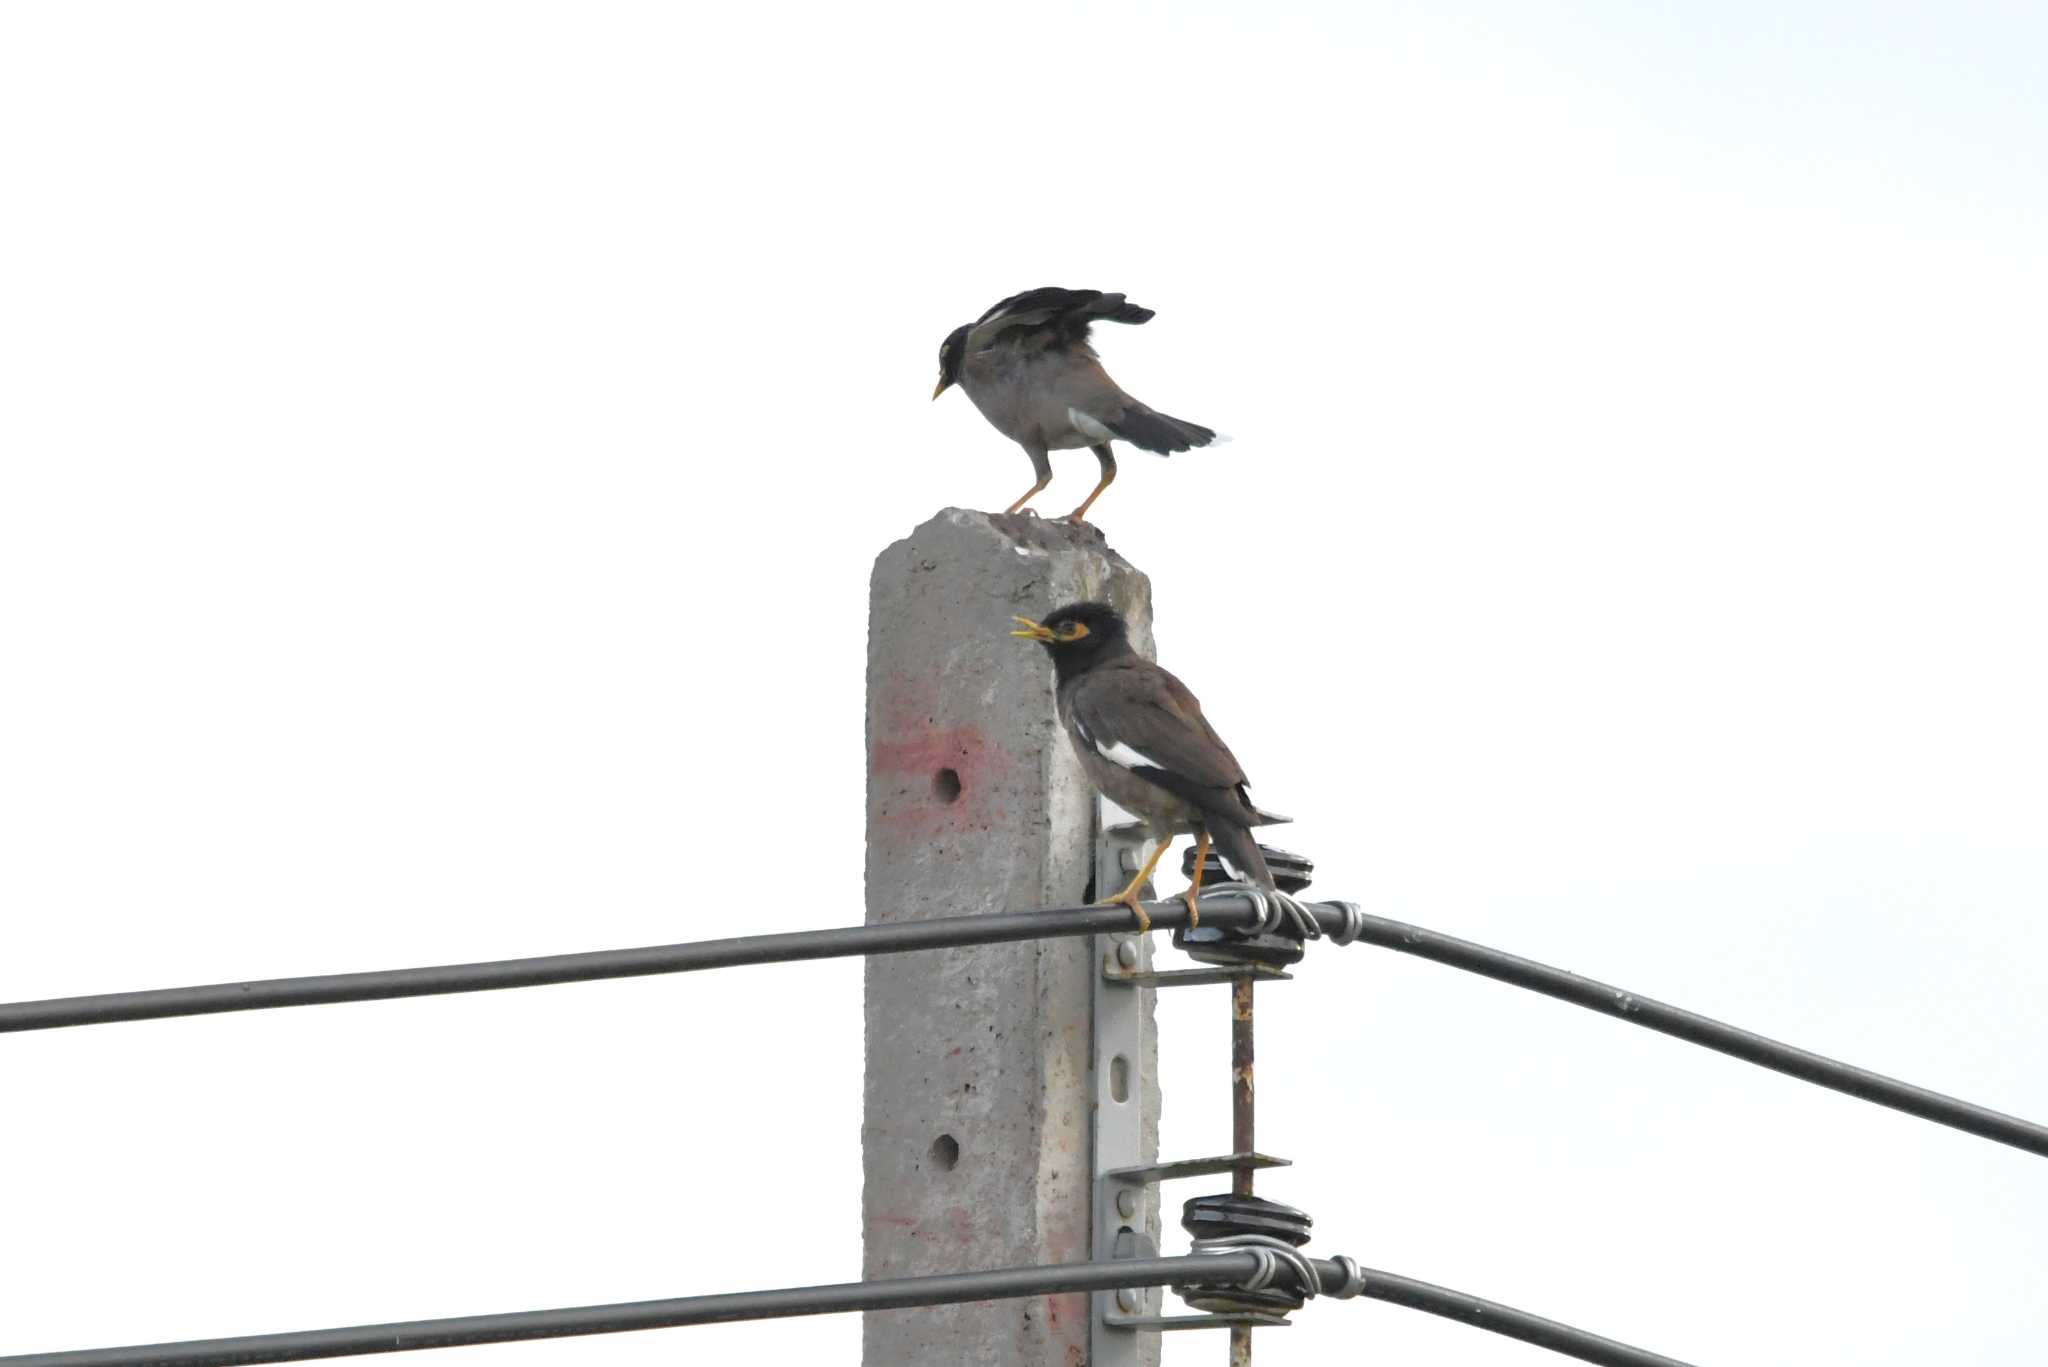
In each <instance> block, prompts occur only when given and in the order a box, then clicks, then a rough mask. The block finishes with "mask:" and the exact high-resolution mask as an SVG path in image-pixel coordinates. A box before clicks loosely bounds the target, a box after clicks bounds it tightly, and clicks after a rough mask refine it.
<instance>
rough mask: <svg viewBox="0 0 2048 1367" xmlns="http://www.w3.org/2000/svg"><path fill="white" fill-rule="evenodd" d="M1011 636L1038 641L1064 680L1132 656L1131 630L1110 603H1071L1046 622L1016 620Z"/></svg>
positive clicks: (1026, 618) (1053, 614)
mask: <svg viewBox="0 0 2048 1367" xmlns="http://www.w3.org/2000/svg"><path fill="white" fill-rule="evenodd" d="M1014 620H1015V621H1016V622H1017V624H1018V627H1017V630H1015V631H1013V632H1011V633H1010V634H1011V635H1012V636H1021V637H1023V638H1024V639H1025V640H1027V641H1036V642H1038V643H1039V644H1040V645H1042V646H1044V647H1045V651H1046V654H1048V655H1050V656H1052V664H1053V669H1054V671H1055V672H1056V673H1058V675H1059V677H1060V678H1062V679H1070V678H1072V677H1073V676H1074V675H1076V674H1084V673H1086V672H1087V671H1088V670H1091V669H1093V668H1094V667H1095V666H1096V665H1098V664H1100V663H1102V662H1103V661H1104V660H1110V659H1115V658H1116V657H1117V656H1119V655H1128V654H1130V653H1131V642H1130V633H1129V630H1128V629H1127V628H1126V627H1125V625H1124V619H1123V618H1122V617H1121V616H1119V615H1118V614H1117V610H1116V609H1115V608H1113V607H1111V606H1110V605H1109V604H1107V603H1069V604H1067V605H1066V606H1065V607H1063V608H1057V609H1055V610H1054V611H1053V613H1052V615H1051V616H1049V617H1047V618H1046V619H1045V620H1044V621H1043V622H1034V621H1032V620H1031V619H1030V618H1028V617H1018V618H1016V619H1014Z"/></svg>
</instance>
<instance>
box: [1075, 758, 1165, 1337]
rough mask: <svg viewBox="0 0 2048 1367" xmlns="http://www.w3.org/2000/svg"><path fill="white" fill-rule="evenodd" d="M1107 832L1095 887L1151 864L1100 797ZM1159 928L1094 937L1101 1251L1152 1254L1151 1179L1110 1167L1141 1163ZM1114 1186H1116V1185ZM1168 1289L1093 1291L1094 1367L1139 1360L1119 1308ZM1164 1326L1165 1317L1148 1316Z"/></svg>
mask: <svg viewBox="0 0 2048 1367" xmlns="http://www.w3.org/2000/svg"><path fill="white" fill-rule="evenodd" d="M1096 810H1097V812H1098V821H1097V823H1096V824H1097V831H1098V834H1097V836H1096V840H1095V887H1096V895H1097V896H1098V897H1106V896H1108V895H1109V893H1110V892H1113V891H1115V890H1116V889H1118V888H1121V887H1122V886H1123V885H1124V884H1125V883H1126V882H1128V881H1130V877H1131V875H1132V874H1133V873H1135V872H1137V871H1138V869H1139V868H1141V867H1143V865H1142V864H1141V862H1140V860H1141V859H1142V857H1143V855H1144V852H1145V847H1146V841H1145V839H1144V836H1143V833H1142V831H1141V830H1140V829H1138V828H1134V827H1131V826H1112V825H1110V824H1109V821H1108V819H1107V818H1108V814H1109V813H1110V812H1111V811H1113V810H1114V809H1113V808H1111V807H1109V806H1108V805H1107V804H1105V803H1103V802H1102V801H1101V800H1100V799H1097V807H1096ZM1151 940H1152V937H1151V936H1149V935H1139V934H1137V933H1136V930H1135V929H1133V930H1131V931H1126V932H1120V933H1118V934H1114V935H1098V936H1096V937H1095V952H1096V957H1097V962H1099V963H1100V964H1101V965H1102V971H1101V972H1099V973H1097V974H1095V975H1094V983H1095V986H1094V990H1093V993H1092V995H1093V999H1094V1014H1095V1044H1094V1060H1095V1075H1094V1079H1093V1085H1094V1099H1095V1155H1094V1166H1093V1172H1094V1177H1095V1182H1094V1186H1095V1190H1094V1201H1095V1215H1094V1236H1095V1244H1094V1252H1093V1256H1094V1257H1095V1258H1097V1259H1098V1260H1099V1259H1104V1258H1118V1257H1122V1258H1143V1257H1150V1256H1152V1251H1151V1250H1150V1249H1149V1248H1147V1247H1146V1246H1147V1245H1149V1244H1150V1243H1151V1242H1152V1240H1151V1238H1150V1236H1149V1235H1148V1234H1147V1233H1146V1229H1145V1192H1144V1188H1143V1187H1142V1186H1133V1185H1130V1184H1125V1183H1116V1182H1113V1181H1111V1180H1110V1177H1109V1174H1110V1173H1112V1172H1114V1171H1117V1170H1119V1169H1129V1168H1135V1167H1139V1166H1141V1165H1142V1164H1143V1163H1144V1162H1145V1159H1146V1154H1145V1151H1144V1143H1145V1135H1144V1088H1145V1078H1144V1077H1143V1075H1142V1069H1143V1067H1144V1061H1145V1050H1144V1022H1145V1003H1146V996H1145V994H1144V992H1142V991H1133V990H1131V986H1130V985H1129V984H1131V983H1133V982H1134V981H1136V980H1137V979H1139V978H1140V977H1143V976H1148V975H1149V974H1150V972H1151V968H1152V943H1151ZM1112 1187H1115V1190H1114V1191H1112V1190H1111V1188H1112ZM1160 1296H1161V1292H1160V1290H1159V1289H1158V1288H1157V1287H1153V1288H1147V1289H1143V1290H1140V1289H1138V1288H1127V1289H1125V1290H1121V1291H1097V1292H1095V1293H1094V1295H1093V1296H1092V1297H1090V1301H1091V1304H1090V1310H1091V1312H1092V1313H1091V1314H1090V1315H1089V1317H1088V1362H1089V1367H1139V1353H1140V1344H1141V1339H1140V1336H1139V1334H1138V1333H1137V1332H1136V1331H1137V1329H1138V1328H1139V1326H1137V1325H1129V1324H1116V1323H1114V1322H1113V1321H1115V1320H1116V1319H1118V1318H1120V1317H1136V1318H1139V1319H1151V1318H1157V1317H1158V1315H1159V1306H1160ZM1146 1327H1152V1328H1157V1327H1163V1326H1156V1325H1154V1326H1146Z"/></svg>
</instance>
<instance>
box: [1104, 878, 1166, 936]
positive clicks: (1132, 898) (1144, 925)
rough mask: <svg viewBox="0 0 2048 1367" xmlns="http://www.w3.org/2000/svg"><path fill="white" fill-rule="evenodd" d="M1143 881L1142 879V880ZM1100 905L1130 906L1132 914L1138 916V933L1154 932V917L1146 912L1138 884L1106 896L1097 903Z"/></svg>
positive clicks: (1148, 933) (1147, 933)
mask: <svg viewBox="0 0 2048 1367" xmlns="http://www.w3.org/2000/svg"><path fill="white" fill-rule="evenodd" d="M1141 881H1142V880H1141ZM1095 905H1096V906H1098V907H1129V908H1130V909H1131V915H1133V916H1135V917H1137V918H1138V933H1139V934H1140V935H1150V934H1151V933H1152V918H1151V917H1150V916H1147V915H1146V914H1145V904H1144V903H1143V902H1142V901H1140V900H1139V899H1138V889H1137V886H1135V885H1134V886H1132V887H1128V888H1125V889H1124V890H1123V891H1122V892H1120V893H1118V894H1117V895H1116V896H1114V897H1105V898H1103V899H1102V900H1101V901H1100V902H1097V903H1096V904H1095Z"/></svg>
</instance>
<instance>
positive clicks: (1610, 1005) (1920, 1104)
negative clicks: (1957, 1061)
mask: <svg viewBox="0 0 2048 1367" xmlns="http://www.w3.org/2000/svg"><path fill="white" fill-rule="evenodd" d="M1316 910H1317V913H1318V915H1321V914H1322V913H1323V910H1324V908H1323V907H1322V906H1320V905H1319V906H1318V907H1317V908H1316ZM1358 923H1359V939H1360V940H1361V941H1363V942H1364V943H1366V944H1373V945H1378V946H1379V947H1380V948H1382V949H1392V950H1396V951H1398V952H1400V953H1402V954H1412V955H1414V956H1415V957H1416V958H1419V959H1428V960H1430V961H1431V962H1433V963H1440V964H1443V965H1445V966H1447V967H1450V968H1458V969H1463V970H1464V971H1465V972H1467V973H1477V974H1478V975H1480V976H1481V977H1484V978H1492V979H1493V980H1494V981H1495V982H1502V983H1506V984H1508V985H1509V986H1510V987H1520V988H1525V989H1527V990H1528V991H1531V992H1539V993H1541V994H1542V995H1544V996H1546V997H1555V998H1557V999H1558V1000H1559V1001H1566V1002H1570V1003H1571V1004H1572V1005H1574V1006H1583V1007H1585V1008H1586V1009H1587V1010H1589V1011H1599V1012H1601V1013H1603V1014H1605V1015H1609V1016H1613V1017H1614V1018H1615V1019H1617V1020H1624V1021H1627V1022H1628V1023H1629V1024H1631V1025H1640V1026H1642V1027H1643V1028H1644V1029H1646V1030H1655V1031H1657V1032H1658V1033H1659V1034H1665V1035H1670V1036H1672V1037H1674V1038H1676V1039H1682V1040H1685V1041H1687V1042H1688V1043H1691V1044H1697V1045H1700V1046H1702V1047H1703V1048H1707V1049H1712V1050H1714V1051H1715V1052H1716V1053H1722V1054H1727V1055H1729V1056H1730V1057H1731V1058H1739V1059H1742V1060H1743V1061H1744V1062H1747V1063H1754V1064H1756V1065H1757V1066H1758V1067H1761V1068H1769V1069H1771V1070H1772V1071H1773V1072H1779V1073H1784V1074H1787V1075H1788V1076H1791V1077H1796V1078H1798V1079H1799V1080H1800V1081H1802V1082H1811V1083H1813V1084H1814V1085H1815V1086H1817V1087H1826V1088H1828V1089H1829V1090H1830V1091H1836V1092H1841V1093H1843V1094H1844V1095H1847V1096H1853V1097H1856V1098H1858V1099H1859V1100H1862V1101H1869V1102H1874V1103H1876V1104H1877V1105H1879V1106H1889V1107H1891V1108H1892V1109H1893V1110H1895V1111H1904V1112H1905V1113H1906V1114H1907V1115H1915V1116H1918V1117H1920V1118H1921V1119H1922V1120H1931V1121H1933V1122H1934V1123H1935V1124H1937V1125H1946V1126H1948V1127H1949V1128H1950V1129H1954V1130H1961V1131H1963V1132H1964V1133H1966V1134H1974V1135H1976V1136H1978V1137H1979V1138H1982V1139H1989V1140H1993V1141H1995V1142H1996V1143H2000V1144H2010V1145H2011V1146H2012V1147H2013V1148H2016V1149H2024V1150H2025V1151H2026V1152H2028V1153H2033V1154H2040V1155H2041V1156H2043V1157H2048V1126H2042V1125H2037V1124H2035V1123H2034V1122H2032V1121H2030V1120H2022V1119H2020V1118H2019V1117H2018V1116H2012V1115H2007V1114H2005V1113H2004V1112H2003V1111H1994V1110H1992V1109H1990V1108H1989V1107H1987V1106H1979V1105H1976V1104H1974V1103H1972V1102H1968V1101H1962V1100H1959V1099H1957V1098H1956V1097H1952V1096H1949V1095H1947V1094H1946V1093H1943V1092H1936V1091H1930V1090H1929V1089H1928V1088H1925V1087H1916V1086H1914V1085H1913V1084H1912V1083H1910V1082H1901V1081H1899V1080H1898V1079H1897V1078H1893V1077H1886V1076H1885V1075H1884V1074H1883V1073H1873V1072H1871V1071H1870V1070H1869V1069H1867V1068H1858V1067H1856V1066H1855V1065H1854V1064H1849V1063H1841V1062H1838V1061H1837V1060H1835V1059H1831V1058H1827V1057H1825V1056H1823V1055H1820V1054H1815V1053H1811V1052H1809V1051H1808V1050H1805V1049H1800V1048H1796V1047H1794V1046H1792V1045H1790V1044H1783V1043H1780V1042H1779V1041H1777V1040H1774V1039H1770V1038H1768V1037H1766V1036H1763V1035H1758V1034H1754V1033H1752V1032H1750V1031H1748V1030H1744V1029H1742V1028H1740V1027H1739V1026H1734V1025H1728V1024H1725V1023H1724V1022H1721V1021H1717V1020H1714V1019H1712V1018H1711V1017H1707V1016H1702V1015H1698V1014H1696V1013H1694V1012H1691V1011H1687V1010H1684V1009H1683V1008H1681V1007H1676V1006H1671V1005H1668V1004H1666V1003H1664V1002H1660V1001H1657V1000H1655V999H1654V998H1651V997H1640V996H1637V995H1636V994H1635V993H1633V992H1625V991H1623V990H1622V989H1621V988H1618V987H1612V986H1610V985H1608V984H1607V983H1603V982H1598V981H1596V980H1594V979H1592V978H1582V977H1580V976H1579V975H1578V974H1576V973H1570V972H1567V971H1565V970H1564V969H1562V968H1552V967H1550V966H1549V965H1548V964H1539V963H1536V962H1535V961H1534V960H1531V959H1524V958H1520V957H1518V956H1516V955H1513V954H1508V953H1505V952H1503V951H1501V950H1498V949H1488V948H1487V947H1486V946H1485V945H1477V944H1473V943H1472V942H1471V941H1470V940H1460V939H1458V938H1457V937H1456V936H1454V935H1444V934H1440V933H1438V932H1437V931H1434V930H1425V929H1423V928H1422V927H1421V926H1413V925H1409V924H1408V923H1407V922H1406V921H1393V920H1389V919H1387V918H1386V917H1384V916H1371V915H1367V914H1364V913H1359V915H1358ZM1326 928H1331V927H1328V926H1327V924H1326Z"/></svg>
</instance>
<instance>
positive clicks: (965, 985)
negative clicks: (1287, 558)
mask: <svg viewBox="0 0 2048 1367" xmlns="http://www.w3.org/2000/svg"><path fill="white" fill-rule="evenodd" d="M1083 598H1093V599H1098V600H1102V601H1106V602H1109V603H1112V604H1114V605H1115V606H1116V608H1117V609H1118V611H1120V612H1122V613H1123V614H1124V616H1125V617H1126V618H1127V619H1128V620H1129V621H1130V624H1131V638H1132V644H1133V645H1134V646H1135V647H1136V648H1137V649H1138V650H1139V651H1141V652H1142V653H1144V654H1146V655H1147V656H1149V655H1150V654H1151V653H1152V612H1151V586H1150V584H1149V582H1148V581H1147V580H1146V578H1145V576H1144V575H1142V574H1140V573H1139V572H1138V571H1137V570H1135V569H1133V568H1131V566H1130V565H1129V564H1127V563H1126V562H1125V561H1124V560H1123V559H1122V558H1121V557H1119V556H1117V555H1116V554H1115V553H1114V552H1113V551H1111V550H1110V549H1109V548H1108V546H1107V544H1106V543H1105V542H1104V540H1103V537H1102V534H1101V533H1100V532H1098V531H1096V530H1095V529H1094V528H1092V527H1074V526H1070V525H1068V524H1067V523H1066V522H1064V521H1050V520H1041V519H1039V518H1036V517H1028V516H1000V515H990V514H985V513H976V512H968V511H964V510H962V509H958V508H951V509H947V510H946V511H944V512H942V513H940V514H939V515H938V516H936V517H934V518H932V519H931V520H930V521H929V522H926V523H925V524H924V525H923V526H921V527H919V528H918V529H917V530H915V531H914V532H912V533H911V534H910V535H909V536H908V537H907V538H905V539H904V540H902V541H898V542H897V543H896V544H894V545H893V546H890V547H889V548H888V549H887V550H886V551H884V552H882V554H881V556H880V557H879V558H878V559H877V560H876V562H875V570H874V576H873V580H872V584H871V589H870V594H869V600H868V717H867V740H868V830H867V834H868V853H867V919H868V921H869V922H870V923H871V924H872V923H876V922H882V921H900V920H916V919H922V918H925V917H931V916H947V915H954V916H957V915H963V914H968V913H973V912H977V911H981V912H993V911H1005V910H1013V909H1021V908H1027V907H1033V906H1063V905H1064V906H1071V905H1074V904H1076V903H1079V902H1082V901H1084V900H1088V899H1089V898H1090V897H1091V896H1092V895H1093V894H1094V889H1093V888H1092V887H1091V886H1090V882H1091V877H1092V874H1093V870H1094V841H1095V827H1096V801H1095V796H1094V792H1093V790H1092V789H1091V788H1090V787H1089V786H1088V784H1087V782H1086V780H1085V779H1084V778H1083V777H1082V775H1081V771H1080V766H1079V765H1078V764H1077V763H1076V762H1075V760H1074V757H1073V755H1072V753H1071V751H1070V749H1069V747H1068V745H1067V742H1066V737H1065V736H1064V735H1063V734H1062V733H1061V731H1060V728H1059V724H1058V721H1057V719H1056V718H1055V716H1054V711H1053V687H1052V667H1051V664H1050V663H1049V662H1048V661H1047V660H1046V658H1045V653H1044V651H1042V650H1041V649H1039V648H1038V647H1037V646H1036V645H1033V644H1031V643H1030V642H1026V641H1020V640H1016V639H1014V638H1012V637H1011V636H1009V635H1008V634H1007V633H1008V631H1009V630H1010V628H1011V626H1012V625H1013V624H1012V623H1011V621H1010V618H1011V615H1012V614H1020V615H1023V616H1027V617H1032V618H1040V617H1043V616H1044V615H1045V614H1046V613H1047V612H1048V611H1050V610H1051V609H1052V608H1054V607H1056V606H1058V605H1059V604H1062V603H1066V602H1071V601H1073V600H1076V599H1083ZM1096 957H1097V951H1096V949H1095V947H1094V942H1093V941H1091V940H1090V939H1087V938H1085V937H1084V938H1078V939H1073V938H1070V939H1058V940H1042V941H1032V942H1025V943H1020V944H1005V945H988V946H983V947H977V948H971V949H956V950H948V951H945V952H943V953H931V954H902V955H877V956H872V957H870V958H869V959H868V961H867V1009H866V1026H867V1082H866V1089H865V1095H864V1106H865V1114H864V1118H863V1121H862V1124H861V1149H862V1170H863V1176H864V1179H865V1182H864V1187H863V1191H862V1201H861V1209H862V1217H863V1222H864V1231H865V1234H864V1240H865V1243H864V1247H865V1258H864V1260H863V1261H864V1272H863V1275H864V1276H866V1277H868V1278H870V1279H873V1278H881V1277H904V1276H913V1275H918V1274H922V1273H940V1272H964V1271H972V1270H976V1269H982V1268H997V1267H1013V1266H1022V1265H1026V1264H1035V1263H1061V1262H1074V1261H1081V1260H1085V1259H1087V1258H1089V1257H1090V1256H1098V1257H1106V1256H1108V1252H1107V1250H1100V1251H1097V1250H1091V1249H1090V1247H1089V1242H1090V1225H1091V1222H1092V1199H1093V1193H1092V1190H1091V1186H1092V1179H1091V1173H1092V1163H1091V1150H1090V1143H1091V1139H1090V1135H1091V1115H1092V1098H1093V1097H1094V1095H1095V1092H1094V1090H1093V1080H1092V1079H1091V1077H1090V1071H1091V1059H1092V1051H1091V1044H1090V999H1091V992H1092V990H1093V987H1094V983H1095V979H1096V977H1097V976H1098V974H1099V972H1100V966H1099V965H1098V964H1097V962H1096ZM1149 995H1150V994H1149V993H1148V994H1147V998H1148V1000H1147V1001H1146V1004H1145V1016H1144V1043H1143V1048H1142V1050H1141V1051H1140V1052H1141V1064H1140V1068H1139V1072H1140V1074H1141V1076H1140V1078H1139V1079H1138V1082H1139V1084H1140V1085H1139V1088H1138V1092H1139V1100H1140V1103H1141V1105H1142V1106H1143V1108H1144V1109H1143V1112H1142V1123H1143V1134H1144V1140H1143V1142H1144V1147H1145V1153H1144V1157H1145V1158H1146V1159H1147V1160H1151V1159H1155V1158H1156V1157H1157V1155H1158V1125H1159V1092H1158V1082H1157V1078H1158V1069H1157V1055H1158V1043H1157V1038H1156V1036H1155V1035H1154V1034H1153V1033H1152V1017H1151V1008H1150V1002H1149ZM1148 1215H1149V1223H1150V1226H1151V1233H1152V1234H1153V1236H1154V1237H1155V1238H1156V1237H1157V1233H1158V1228H1157V1225H1158V1221H1157V1212H1156V1211H1152V1212H1149V1213H1148ZM1088 1316H1089V1298H1088V1297H1087V1296H1085V1295H1063V1296H1050V1297H1043V1298H1040V1299H1036V1300H1028V1301H991V1302H983V1303H981V1304H977V1305H958V1306H948V1307H941V1308H935V1309H920V1310H892V1311H871V1312H869V1313H868V1314H867V1315H866V1317H865V1323H864V1326H863V1332H862V1346H863V1361H864V1363H865V1364H866V1367H1082V1364H1084V1363H1086V1361H1087V1358H1088ZM1146 1337H1147V1338H1150V1339H1152V1340H1153V1342H1152V1343H1151V1344H1150V1345H1149V1346H1148V1347H1149V1351H1148V1354H1147V1361H1148V1362H1153V1363H1156V1362H1157V1351H1158V1349H1157V1336H1156V1335H1147V1336H1146Z"/></svg>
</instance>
